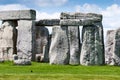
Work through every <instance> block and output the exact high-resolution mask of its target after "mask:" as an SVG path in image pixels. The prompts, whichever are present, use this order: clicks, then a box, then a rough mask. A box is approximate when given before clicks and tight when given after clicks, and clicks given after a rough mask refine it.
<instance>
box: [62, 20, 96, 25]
mask: <svg viewBox="0 0 120 80" xmlns="http://www.w3.org/2000/svg"><path fill="white" fill-rule="evenodd" d="M95 22H97V21H96V20H94V19H62V20H60V25H63V26H64V25H66V26H69V27H71V26H83V25H92V24H94V23H95Z"/></svg>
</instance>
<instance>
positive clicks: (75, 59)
mask: <svg viewBox="0 0 120 80" xmlns="http://www.w3.org/2000/svg"><path fill="white" fill-rule="evenodd" d="M68 38H69V46H70V60H69V64H71V65H78V64H80V32H79V26H71V27H68Z"/></svg>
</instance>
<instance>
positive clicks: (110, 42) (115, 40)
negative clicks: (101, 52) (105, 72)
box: [105, 28, 120, 66]
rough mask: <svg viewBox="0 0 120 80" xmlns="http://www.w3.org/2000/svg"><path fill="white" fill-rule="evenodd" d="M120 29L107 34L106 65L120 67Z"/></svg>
mask: <svg viewBox="0 0 120 80" xmlns="http://www.w3.org/2000/svg"><path fill="white" fill-rule="evenodd" d="M119 50H120V28H119V29H117V30H112V31H108V32H107V43H106V54H105V55H106V59H105V60H106V63H107V64H109V65H118V66H120V51H119Z"/></svg>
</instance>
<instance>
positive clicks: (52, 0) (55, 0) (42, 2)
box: [33, 0, 68, 7]
mask: <svg viewBox="0 0 120 80" xmlns="http://www.w3.org/2000/svg"><path fill="white" fill-rule="evenodd" d="M67 1H68V0H34V1H33V2H34V3H35V4H36V5H38V6H40V7H46V6H61V5H64V4H65V3H66V2H67Z"/></svg>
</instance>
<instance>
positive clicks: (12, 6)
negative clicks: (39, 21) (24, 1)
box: [0, 4, 29, 11]
mask: <svg viewBox="0 0 120 80" xmlns="http://www.w3.org/2000/svg"><path fill="white" fill-rule="evenodd" d="M24 9H29V8H28V7H26V6H24V5H20V4H9V5H0V11H4V10H24Z"/></svg>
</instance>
